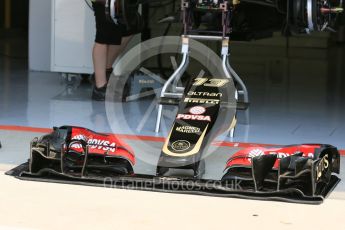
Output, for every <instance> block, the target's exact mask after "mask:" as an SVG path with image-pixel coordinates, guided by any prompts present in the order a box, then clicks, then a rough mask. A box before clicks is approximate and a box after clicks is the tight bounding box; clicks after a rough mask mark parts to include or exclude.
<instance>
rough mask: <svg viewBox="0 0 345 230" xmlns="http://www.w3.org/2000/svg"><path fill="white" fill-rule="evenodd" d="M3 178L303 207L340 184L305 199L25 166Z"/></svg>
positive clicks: (210, 184) (206, 183)
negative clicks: (30, 169) (33, 170)
mask: <svg viewBox="0 0 345 230" xmlns="http://www.w3.org/2000/svg"><path fill="white" fill-rule="evenodd" d="M6 175H10V176H14V177H16V178H18V179H21V180H27V181H39V182H49V183H61V184H73V185H85V186H97V187H105V188H119V189H132V190H142V191H154V192H165V193H180V194H191V195H203V196H213V197H228V198H242V199H256V200H269V201H281V202H290V203H303V204H321V203H322V202H323V201H324V199H325V198H326V197H327V196H328V195H329V194H330V193H331V191H332V190H333V189H334V188H335V187H336V185H337V184H338V183H339V181H340V179H339V178H338V177H336V176H333V177H332V181H331V183H330V186H329V187H328V189H327V191H326V192H325V194H324V196H317V197H308V196H305V195H303V194H301V193H300V192H298V191H296V190H294V189H287V190H284V191H279V192H254V191H239V190H233V189H230V188H226V187H223V186H221V184H220V182H219V181H216V180H213V181H210V180H194V179H190V178H172V177H155V176H150V175H135V176H119V177H112V178H110V177H109V178H96V177H94V178H90V177H89V178H79V177H73V176H69V175H66V174H61V173H58V172H56V171H53V170H50V169H45V170H42V171H41V172H40V173H39V174H31V173H28V163H24V164H22V165H20V166H18V167H16V168H14V169H12V170H10V171H8V172H6Z"/></svg>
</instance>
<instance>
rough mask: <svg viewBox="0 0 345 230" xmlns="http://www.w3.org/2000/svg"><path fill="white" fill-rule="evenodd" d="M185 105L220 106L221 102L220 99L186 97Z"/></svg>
mask: <svg viewBox="0 0 345 230" xmlns="http://www.w3.org/2000/svg"><path fill="white" fill-rule="evenodd" d="M184 102H185V103H198V104H213V105H219V103H220V100H218V99H207V98H190V97H186V98H185V99H184Z"/></svg>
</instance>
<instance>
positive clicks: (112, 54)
mask: <svg viewBox="0 0 345 230" xmlns="http://www.w3.org/2000/svg"><path fill="white" fill-rule="evenodd" d="M131 38H132V36H128V37H123V38H122V42H121V45H109V46H108V54H107V69H111V68H112V67H113V64H114V62H115V60H116V59H117V58H118V57H119V55H120V54H121V53H122V52H123V51H124V50H125V49H126V47H127V45H128V43H129V41H130V40H131Z"/></svg>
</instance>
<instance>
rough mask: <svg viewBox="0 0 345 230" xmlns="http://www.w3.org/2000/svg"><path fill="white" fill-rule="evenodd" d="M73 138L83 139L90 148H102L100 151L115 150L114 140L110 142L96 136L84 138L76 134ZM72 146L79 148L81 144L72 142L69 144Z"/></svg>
mask: <svg viewBox="0 0 345 230" xmlns="http://www.w3.org/2000/svg"><path fill="white" fill-rule="evenodd" d="M72 139H73V140H83V141H86V142H87V143H88V144H89V146H90V149H97V150H102V151H110V152H113V153H114V152H115V151H116V143H115V142H110V141H107V140H101V139H97V138H92V137H91V138H86V137H85V136H84V135H76V136H74V137H73V138H72ZM71 147H72V148H75V149H81V148H82V147H83V146H82V145H81V144H77V143H76V144H73V145H72V146H71Z"/></svg>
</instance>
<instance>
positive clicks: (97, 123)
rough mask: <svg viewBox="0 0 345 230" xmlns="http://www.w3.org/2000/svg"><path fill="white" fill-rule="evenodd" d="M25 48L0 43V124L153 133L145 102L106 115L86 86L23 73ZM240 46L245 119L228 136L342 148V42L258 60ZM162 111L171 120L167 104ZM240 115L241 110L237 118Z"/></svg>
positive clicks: (16, 42) (151, 110)
mask: <svg viewBox="0 0 345 230" xmlns="http://www.w3.org/2000/svg"><path fill="white" fill-rule="evenodd" d="M242 46H243V44H242ZM239 47H240V46H239ZM26 49H27V47H26V43H25V42H23V41H21V40H20V39H11V40H1V42H0V53H6V54H10V55H11V56H15V58H10V57H6V56H4V55H0V125H20V126H33V127H52V126H60V125H65V124H67V125H78V126H84V127H88V128H91V129H94V130H97V131H107V132H109V131H111V129H110V126H111V127H112V128H113V129H112V131H114V132H120V133H131V134H133V133H134V134H139V135H152V136H154V135H156V134H155V133H154V132H153V130H154V124H155V114H156V112H155V111H156V107H155V104H154V103H153V101H152V99H144V100H140V101H133V102H128V103H124V104H121V103H119V104H117V105H116V106H118V107H121V108H122V109H123V110H121V111H124V113H125V116H120V115H119V116H117V115H116V114H109V111H107V110H106V109H105V106H104V103H98V102H92V101H91V100H90V96H91V85H90V84H87V83H86V84H83V83H81V82H80V81H79V80H77V81H76V82H74V83H73V84H67V83H66V81H65V80H64V79H62V77H61V75H60V74H57V73H46V72H30V71H28V70H27V64H28V63H27V60H26V59H25V58H20V57H23V56H26V51H25V50H26ZM270 49H271V48H270ZM239 50H240V48H238V49H237V50H235V52H234V53H235V54H234V55H233V56H234V58H233V62H234V66H235V67H236V69H238V72H239V74H240V75H243V78H244V80H245V82H246V83H247V85H248V88H249V92H250V98H251V108H250V116H251V122H250V125H244V124H239V125H238V128H237V130H236V137H235V138H234V141H236V142H254V143H269V144H296V143H311V142H312V143H316V142H320V143H329V144H333V145H336V146H338V147H339V148H341V149H345V119H344V118H345V116H344V113H345V78H344V77H345V65H344V64H345V49H344V47H342V46H339V45H333V46H332V48H328V49H320V48H309V49H291V50H290V51H289V52H288V53H283V54H279V55H277V54H274V55H272V56H270V54H269V53H268V54H265V55H266V56H265V57H264V58H257V57H246V56H245V55H243V54H242V55H241V51H239ZM237 53H238V55H237ZM243 53H245V52H243ZM244 60H245V61H244ZM169 111H170V112H168V113H167V115H169V114H170V117H171V114H174V108H169ZM107 115H108V116H107ZM114 117H115V119H113V118H114ZM242 117H243V116H242V114H241V113H240V114H239V119H240V121H241V120H242ZM108 118H111V119H110V120H111V124H110V123H109V119H108ZM165 118H166V119H164V120H165V122H166V124H165V125H164V126H163V132H162V133H160V134H158V135H160V136H164V135H166V132H167V130H168V128H169V124H171V119H169V116H165ZM123 119H124V120H123ZM124 123H126V124H127V125H124ZM116 127H119V129H117V128H116ZM123 127H125V128H123ZM120 128H121V129H120Z"/></svg>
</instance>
